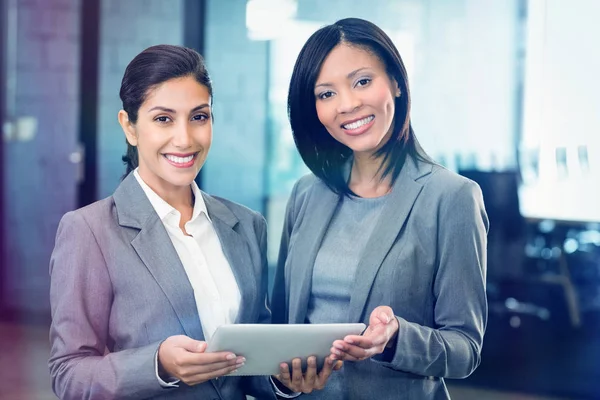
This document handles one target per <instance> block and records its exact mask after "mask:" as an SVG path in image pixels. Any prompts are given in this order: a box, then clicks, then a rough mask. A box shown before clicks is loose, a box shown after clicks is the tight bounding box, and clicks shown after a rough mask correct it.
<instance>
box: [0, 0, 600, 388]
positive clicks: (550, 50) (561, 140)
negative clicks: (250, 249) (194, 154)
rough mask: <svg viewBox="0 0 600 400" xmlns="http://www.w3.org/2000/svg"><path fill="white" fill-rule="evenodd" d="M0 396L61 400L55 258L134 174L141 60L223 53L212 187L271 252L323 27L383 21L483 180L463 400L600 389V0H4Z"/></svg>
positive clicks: (446, 160)
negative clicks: (244, 216) (482, 232)
mask: <svg viewBox="0 0 600 400" xmlns="http://www.w3.org/2000/svg"><path fill="white" fill-rule="evenodd" d="M0 4H1V5H0V7H1V8H0V29H1V31H0V32H1V35H0V39H1V40H0V60H1V62H0V123H1V124H0V126H2V140H1V141H0V155H1V162H0V172H1V173H0V201H1V208H0V224H1V226H2V227H1V231H0V232H1V234H2V240H1V241H0V249H1V257H2V258H1V261H0V262H1V264H0V265H1V267H0V381H1V382H4V384H3V385H2V388H1V389H0V398H2V399H4V398H6V399H38V398H39V399H46V398H48V399H50V398H53V396H52V393H51V389H50V380H49V376H48V370H47V366H46V360H47V356H48V351H49V346H48V338H47V330H48V322H49V301H48V288H49V276H48V260H49V257H50V253H51V251H52V248H53V245H54V235H55V233H56V228H57V225H58V221H59V220H60V218H61V216H62V215H63V214H64V213H65V212H67V211H69V210H73V209H75V208H78V207H80V206H83V205H86V204H89V203H90V202H93V201H95V200H97V199H100V198H103V197H106V196H108V195H110V194H111V193H112V192H113V190H114V189H115V188H116V186H117V185H118V184H119V180H120V177H121V175H122V173H123V172H124V167H123V164H122V163H121V155H122V154H123V153H124V151H125V139H124V136H123V134H122V132H121V129H120V127H119V125H118V123H117V118H116V115H117V112H118V111H119V109H120V101H119V97H118V91H119V86H120V80H121V78H122V75H123V72H124V69H125V67H126V65H127V63H128V62H129V61H130V60H131V59H132V58H133V57H134V56H135V55H136V54H137V53H138V52H140V51H141V50H143V49H144V48H146V47H148V46H151V45H153V44H159V43H170V44H181V45H186V46H189V47H193V48H195V49H197V50H199V51H200V52H201V53H202V54H203V55H204V56H205V58H206V62H207V64H208V67H209V71H210V73H211V75H212V79H213V82H214V91H215V96H214V102H215V103H214V113H215V125H214V141H213V147H212V149H211V151H210V155H209V158H208V162H207V164H206V166H205V167H204V168H203V170H202V172H201V175H200V177H199V182H200V185H201V187H202V189H204V190H205V191H207V192H209V193H212V194H216V195H220V196H224V197H226V198H229V199H232V200H235V201H238V202H240V203H243V204H245V205H247V206H248V207H251V208H253V209H256V210H258V211H260V212H262V213H263V214H264V215H265V216H266V218H267V220H268V222H269V261H270V264H271V266H273V264H274V263H275V261H276V254H277V251H278V242H279V236H280V230H281V227H282V217H283V212H284V208H285V204H286V201H287V197H288V195H289V192H290V190H291V188H292V185H293V183H294V182H295V180H296V179H298V178H299V177H300V176H302V175H303V174H305V173H306V172H307V170H306V168H305V167H304V165H303V163H302V161H301V159H300V158H299V156H298V155H297V153H296V150H295V147H294V143H293V139H292V136H291V132H290V129H289V126H288V122H287V115H286V96H287V85H288V82H289V78H290V75H291V71H292V67H293V63H294V61H295V58H296V56H297V54H298V52H299V50H300V47H301V46H302V44H303V43H304V41H305V40H306V39H307V38H308V36H309V35H310V34H311V33H312V32H314V31H315V30H316V29H318V28H319V27H320V26H322V25H325V24H328V23H332V22H334V21H335V20H337V19H340V18H343V17H348V16H356V17H362V18H366V19H369V20H371V21H373V22H375V23H376V24H378V25H380V26H381V27H382V28H383V29H384V30H385V31H386V32H387V33H388V34H389V35H390V36H391V37H392V38H393V40H394V42H395V43H396V45H397V47H398V48H399V50H400V53H401V54H402V56H403V58H404V61H405V63H406V66H407V69H408V73H409V78H410V84H411V91H412V96H413V114H412V120H413V126H414V128H415V131H416V133H417V137H418V138H419V140H420V141H421V143H422V144H423V146H424V148H425V149H426V151H427V152H428V153H429V154H430V155H431V156H432V157H433V158H435V159H436V160H437V161H438V162H439V163H441V164H443V165H445V166H446V167H447V168H449V169H452V170H454V171H457V172H459V173H461V174H463V175H465V176H468V177H469V178H471V179H473V180H475V181H477V182H478V183H479V184H480V185H481V187H482V189H483V192H484V196H485V203H486V207H487V210H488V213H489V216H490V220H491V229H490V234H489V259H488V269H489V273H488V300H489V305H490V312H489V324H488V330H487V333H486V339H485V344H484V349H483V361H482V364H481V366H480V367H479V368H478V369H477V371H476V372H475V373H474V374H473V375H472V376H471V377H469V378H468V379H465V380H461V381H450V382H449V385H450V387H451V391H452V394H453V396H454V398H457V399H462V398H464V399H471V398H473V399H476V398H477V399H478V398H481V399H542V398H543V399H552V398H561V399H596V398H600V383H599V382H600V330H599V327H600V96H598V93H600V80H598V79H597V73H598V71H600V50H599V48H598V46H597V43H596V42H597V39H598V38H599V37H600V25H598V24H597V21H598V20H599V19H600V2H599V1H597V0H572V1H566V0H370V1H364V0H248V1H246V0H2V2H1V3H0Z"/></svg>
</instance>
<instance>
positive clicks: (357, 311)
mask: <svg viewBox="0 0 600 400" xmlns="http://www.w3.org/2000/svg"><path fill="white" fill-rule="evenodd" d="M388 196H389V198H388V199H387V200H386V204H385V206H384V209H383V211H382V213H381V217H380V219H379V221H378V222H377V225H376V227H375V229H374V232H373V234H372V236H371V237H370V238H369V239H368V242H367V245H366V248H365V250H364V253H363V255H362V257H361V259H360V260H359V263H358V267H357V269H356V276H355V278H354V286H353V287H352V288H351V293H352V294H351V300H350V305H349V309H348V315H347V321H348V322H364V323H365V324H368V320H369V316H370V314H371V311H373V309H374V308H375V307H377V306H381V305H387V306H390V307H391V308H392V309H393V310H394V313H395V315H396V316H397V319H398V322H399V326H400V330H399V332H398V336H397V339H396V342H395V343H394V346H393V348H392V349H390V350H387V351H386V352H384V354H383V355H381V356H378V357H375V358H373V359H370V360H365V361H362V362H356V363H354V362H346V363H344V367H343V368H344V369H345V374H346V377H347V379H346V385H347V386H346V389H347V392H346V393H344V394H340V397H339V398H340V399H342V398H347V399H419V400H420V399H446V398H449V395H448V392H447V390H446V386H445V384H444V381H443V378H464V377H466V376H468V375H469V374H471V373H472V372H473V370H475V368H476V367H477V366H478V365H479V362H480V352H481V346H482V341H483V334H484V331H485V326H486V321H487V302H486V293H485V276H486V241H487V230H488V219H487V215H486V213H485V210H484V206H483V199H482V195H481V191H480V189H479V187H478V186H477V184H475V183H474V182H472V181H470V180H468V179H466V178H463V177H461V176H459V175H457V174H455V173H452V172H450V171H448V170H446V169H444V168H443V167H440V166H438V165H432V164H429V163H425V162H421V161H415V160H413V159H411V158H407V161H406V163H405V165H404V167H403V169H402V171H401V173H400V175H399V176H398V179H397V181H396V182H395V184H394V187H393V190H392V192H391V193H390V194H389V195H388ZM338 200H339V197H338V195H336V194H334V193H333V192H332V191H331V190H330V189H328V188H327V186H326V185H325V184H324V183H323V182H322V181H321V180H320V179H318V178H316V177H315V176H314V175H308V176H305V177H304V178H302V179H300V180H299V181H298V182H297V184H296V186H295V187H294V189H293V192H292V195H291V198H290V200H289V203H288V206H287V212H286V219H285V225H284V230H283V237H282V242H281V248H280V253H279V262H278V267H277V273H276V276H275V284H274V289H273V299H272V306H273V321H274V322H276V323H304V322H305V320H306V313H307V306H308V301H309V297H310V292H311V281H312V274H313V265H314V261H315V258H316V256H317V252H318V251H319V247H320V244H321V242H322V240H323V236H324V233H325V231H326V230H327V227H328V225H329V222H330V221H331V218H332V216H333V213H334V211H335V209H336V205H337V203H338Z"/></svg>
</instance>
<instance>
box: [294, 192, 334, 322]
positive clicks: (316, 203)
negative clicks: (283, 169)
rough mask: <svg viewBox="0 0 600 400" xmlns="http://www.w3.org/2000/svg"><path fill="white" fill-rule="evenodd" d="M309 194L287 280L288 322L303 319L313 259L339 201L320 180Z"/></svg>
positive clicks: (301, 320) (309, 289)
mask: <svg viewBox="0 0 600 400" xmlns="http://www.w3.org/2000/svg"><path fill="white" fill-rule="evenodd" d="M309 196H310V197H309V201H308V204H307V206H306V209H307V213H306V216H305V218H304V220H303V222H302V225H303V227H304V228H303V229H302V228H301V229H300V230H299V232H298V235H300V236H301V239H300V240H297V241H296V243H297V244H296V246H295V248H294V253H295V254H294V259H293V262H294V264H293V267H292V268H290V279H288V280H287V281H288V284H287V292H288V293H289V299H290V304H289V318H288V322H289V323H291V324H302V323H304V320H305V319H306V312H307V309H308V300H309V297H310V291H311V287H312V274H313V269H314V264H315V259H316V258H317V252H318V251H319V248H320V247H321V242H322V241H323V236H324V235H325V232H326V231H327V227H328V226H329V223H330V222H331V218H332V217H333V213H334V212H335V209H336V207H337V205H338V202H339V196H338V195H337V194H335V193H333V192H332V191H331V190H330V189H329V188H328V187H327V186H325V184H324V183H323V182H321V181H320V180H317V182H316V183H315V186H314V190H313V192H312V193H311V194H310V195H309Z"/></svg>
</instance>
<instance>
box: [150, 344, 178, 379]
mask: <svg viewBox="0 0 600 400" xmlns="http://www.w3.org/2000/svg"><path fill="white" fill-rule="evenodd" d="M154 373H155V374H156V379H158V383H159V384H160V386H162V387H164V388H176V387H179V379H174V378H171V379H172V380H169V382H165V381H163V380H162V378H161V377H160V375H159V374H158V350H156V353H155V354H154Z"/></svg>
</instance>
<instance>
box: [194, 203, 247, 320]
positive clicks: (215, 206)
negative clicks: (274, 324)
mask: <svg viewBox="0 0 600 400" xmlns="http://www.w3.org/2000/svg"><path fill="white" fill-rule="evenodd" d="M202 198H203V199H204V203H205V204H206V209H207V210H208V215H209V216H210V218H211V221H212V222H213V227H214V228H215V231H216V232H217V236H218V237H219V241H220V242H221V247H222V249H223V254H224V255H225V258H227V261H228V262H229V266H230V267H231V270H232V272H233V275H234V277H235V280H236V282H237V284H238V288H239V290H240V294H241V297H242V299H241V304H240V309H239V312H238V316H237V318H236V321H235V323H249V322H252V321H251V316H252V315H251V311H252V309H251V307H249V306H250V305H252V304H253V303H254V300H255V299H256V296H258V288H257V286H256V284H255V281H256V277H255V276H254V275H253V274H252V271H253V268H250V267H249V266H248V265H247V264H248V263H249V262H251V260H252V257H251V254H250V250H249V248H248V243H247V242H246V240H245V239H244V237H243V236H242V235H241V234H239V233H238V232H237V231H236V230H235V226H236V225H237V224H238V222H239V220H238V218H237V217H236V216H235V214H234V213H233V212H231V210H229V209H228V208H227V207H225V205H224V204H223V203H221V202H220V201H218V200H217V199H215V198H214V197H212V196H210V195H208V194H206V193H204V192H202Z"/></svg>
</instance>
